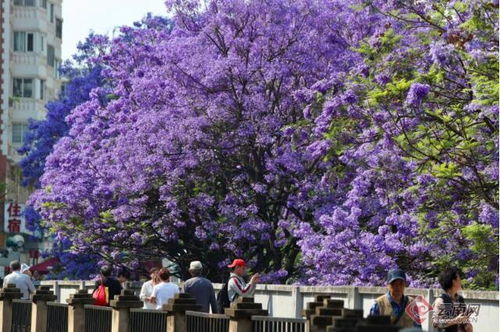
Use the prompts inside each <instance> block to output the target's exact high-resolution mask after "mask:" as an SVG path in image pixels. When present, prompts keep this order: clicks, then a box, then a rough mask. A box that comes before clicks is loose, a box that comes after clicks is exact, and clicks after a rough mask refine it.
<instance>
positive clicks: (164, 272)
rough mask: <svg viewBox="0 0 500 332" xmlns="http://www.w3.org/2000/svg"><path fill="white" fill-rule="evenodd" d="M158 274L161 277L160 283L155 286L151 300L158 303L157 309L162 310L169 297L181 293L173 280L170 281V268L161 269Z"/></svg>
mask: <svg viewBox="0 0 500 332" xmlns="http://www.w3.org/2000/svg"><path fill="white" fill-rule="evenodd" d="M158 276H159V277H160V283H159V284H158V285H156V286H155V287H154V288H153V294H152V295H151V302H152V303H154V304H156V310H161V309H162V308H163V305H164V304H166V303H167V302H168V300H169V299H171V298H173V297H174V296H175V294H177V293H179V287H178V286H177V285H176V284H174V283H173V282H169V280H170V271H169V270H168V269H166V268H162V269H160V271H158Z"/></svg>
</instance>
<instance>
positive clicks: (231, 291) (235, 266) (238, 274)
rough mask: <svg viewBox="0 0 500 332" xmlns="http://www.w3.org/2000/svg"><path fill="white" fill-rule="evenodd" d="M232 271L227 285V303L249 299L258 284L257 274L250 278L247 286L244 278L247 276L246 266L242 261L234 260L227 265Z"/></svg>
mask: <svg viewBox="0 0 500 332" xmlns="http://www.w3.org/2000/svg"><path fill="white" fill-rule="evenodd" d="M228 267H229V268H231V269H232V271H231V275H230V276H229V281H228V283H227V295H228V297H229V302H233V301H235V300H236V299H237V298H238V297H251V296H253V293H254V292H255V286H256V285H257V283H258V282H259V278H260V276H259V274H258V273H256V274H254V275H253V276H252V278H250V282H249V283H248V284H247V283H246V281H245V279H244V277H245V275H246V274H247V264H246V262H245V261H244V260H243V259H235V260H234V261H233V263H232V264H230V265H228Z"/></svg>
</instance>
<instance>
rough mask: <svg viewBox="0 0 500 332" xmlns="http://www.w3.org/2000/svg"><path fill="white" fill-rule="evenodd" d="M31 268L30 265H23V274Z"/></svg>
mask: <svg viewBox="0 0 500 332" xmlns="http://www.w3.org/2000/svg"><path fill="white" fill-rule="evenodd" d="M30 268H31V267H30V266H29V265H28V264H24V263H23V264H21V273H24V272H26V271H28V270H29V269H30Z"/></svg>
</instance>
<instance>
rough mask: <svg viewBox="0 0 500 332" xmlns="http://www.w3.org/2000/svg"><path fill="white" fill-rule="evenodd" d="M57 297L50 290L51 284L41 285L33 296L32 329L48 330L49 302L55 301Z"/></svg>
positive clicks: (40, 331) (37, 331)
mask: <svg viewBox="0 0 500 332" xmlns="http://www.w3.org/2000/svg"><path fill="white" fill-rule="evenodd" d="M56 299H57V297H56V296H55V295H54V293H53V292H52V291H51V290H50V286H40V288H39V289H37V290H36V292H35V294H33V295H32V296H31V300H32V301H33V304H32V306H31V331H36V332H46V331H47V302H51V301H55V300H56Z"/></svg>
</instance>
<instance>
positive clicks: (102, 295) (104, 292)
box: [92, 265, 122, 306]
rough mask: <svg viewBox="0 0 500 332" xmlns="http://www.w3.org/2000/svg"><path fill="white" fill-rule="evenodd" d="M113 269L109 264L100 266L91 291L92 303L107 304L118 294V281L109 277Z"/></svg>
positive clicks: (119, 287)
mask: <svg viewBox="0 0 500 332" xmlns="http://www.w3.org/2000/svg"><path fill="white" fill-rule="evenodd" d="M112 272H113V269H112V267H111V266H109V265H105V266H103V267H101V271H100V275H99V280H98V281H97V282H96V287H95V289H94V291H93V292H92V298H93V299H94V304H95V305H99V306H109V304H110V301H111V300H113V299H114V298H115V295H120V293H121V291H122V286H121V285H120V282H119V281H118V280H116V279H115V278H113V277H111V273H112Z"/></svg>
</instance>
